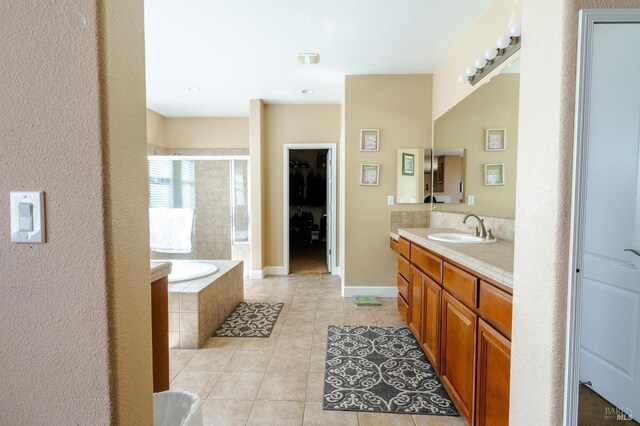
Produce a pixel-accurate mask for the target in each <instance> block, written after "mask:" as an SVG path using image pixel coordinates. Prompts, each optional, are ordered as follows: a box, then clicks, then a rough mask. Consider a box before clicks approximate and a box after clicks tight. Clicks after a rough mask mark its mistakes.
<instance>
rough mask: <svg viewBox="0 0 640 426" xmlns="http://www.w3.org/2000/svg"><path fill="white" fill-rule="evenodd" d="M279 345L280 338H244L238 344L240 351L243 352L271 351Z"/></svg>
mask: <svg viewBox="0 0 640 426" xmlns="http://www.w3.org/2000/svg"><path fill="white" fill-rule="evenodd" d="M276 343H278V336H273V335H271V336H269V337H266V338H265V337H242V341H241V342H240V343H238V350H243V351H269V350H273V348H275V347H276Z"/></svg>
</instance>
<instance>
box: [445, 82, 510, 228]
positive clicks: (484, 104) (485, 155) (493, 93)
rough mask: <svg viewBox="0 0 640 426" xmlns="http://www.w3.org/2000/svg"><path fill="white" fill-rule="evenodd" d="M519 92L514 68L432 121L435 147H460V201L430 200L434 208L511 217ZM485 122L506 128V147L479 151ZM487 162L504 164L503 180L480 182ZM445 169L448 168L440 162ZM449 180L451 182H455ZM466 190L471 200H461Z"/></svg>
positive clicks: (446, 171)
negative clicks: (494, 183)
mask: <svg viewBox="0 0 640 426" xmlns="http://www.w3.org/2000/svg"><path fill="white" fill-rule="evenodd" d="M519 93H520V76H519V74H500V75H498V76H495V77H493V79H492V80H491V82H490V83H489V84H485V85H484V86H482V87H481V88H479V89H478V90H476V91H475V92H473V93H472V94H471V95H469V96H468V97H467V98H465V99H464V100H463V101H462V102H460V103H458V104H457V105H456V106H454V107H453V108H452V109H451V110H450V111H448V112H447V113H446V114H444V115H443V116H441V117H440V118H438V119H437V120H436V121H435V123H434V128H433V144H434V146H435V148H436V149H438V148H464V149H465V164H466V167H465V169H466V170H465V178H464V182H465V187H464V197H465V203H464V204H436V207H435V208H436V210H443V211H469V212H473V213H475V214H482V215H487V216H496V217H508V218H513V217H515V208H516V157H517V151H518V103H519ZM488 128H506V129H507V149H506V151H497V152H487V151H485V149H484V148H485V147H484V140H485V130H486V129H488ZM487 163H503V164H504V165H505V166H504V167H505V172H504V174H505V184H504V185H501V186H485V185H484V164H487ZM447 173H449V170H448V167H445V174H447ZM447 186H449V187H451V185H447V184H446V182H445V191H447V192H448V190H447ZM453 186H454V187H455V188H457V183H456V184H455V185H453ZM468 195H473V196H474V197H475V204H474V205H473V206H469V205H467V204H466V197H467V196H468ZM437 198H438V197H437V196H436V199H437Z"/></svg>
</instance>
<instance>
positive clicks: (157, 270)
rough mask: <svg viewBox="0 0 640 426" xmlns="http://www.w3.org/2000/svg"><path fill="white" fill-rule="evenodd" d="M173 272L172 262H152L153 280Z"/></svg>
mask: <svg viewBox="0 0 640 426" xmlns="http://www.w3.org/2000/svg"><path fill="white" fill-rule="evenodd" d="M170 273H171V262H153V261H152V262H151V282H154V281H158V280H159V279H161V278H164V277H166V276H168V275H169V274H170Z"/></svg>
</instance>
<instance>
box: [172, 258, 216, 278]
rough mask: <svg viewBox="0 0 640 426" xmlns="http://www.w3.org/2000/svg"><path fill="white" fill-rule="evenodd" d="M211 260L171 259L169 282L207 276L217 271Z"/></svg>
mask: <svg viewBox="0 0 640 426" xmlns="http://www.w3.org/2000/svg"><path fill="white" fill-rule="evenodd" d="M214 262H215V261H213V260H208V261H207V260H171V273H170V274H169V283H181V282H185V281H192V280H196V279H198V278H203V277H208V276H209V275H213V274H215V273H216V272H218V267H217V266H216V265H215V263H214Z"/></svg>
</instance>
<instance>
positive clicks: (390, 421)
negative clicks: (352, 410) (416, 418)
mask: <svg viewBox="0 0 640 426" xmlns="http://www.w3.org/2000/svg"><path fill="white" fill-rule="evenodd" d="M358 424H359V425H360V426H380V425H385V426H415V423H413V417H412V416H411V414H390V413H363V412H358Z"/></svg>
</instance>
